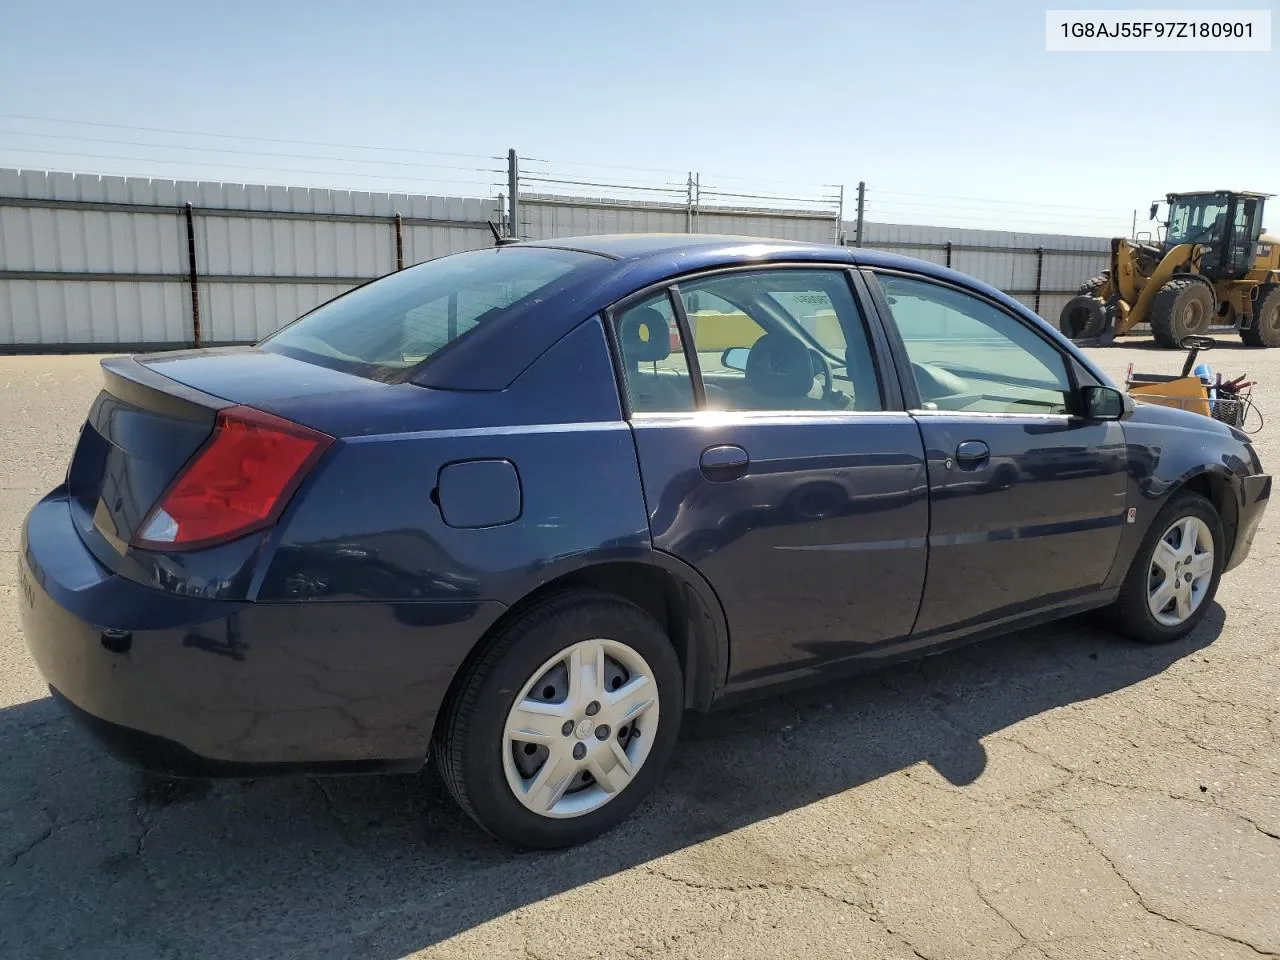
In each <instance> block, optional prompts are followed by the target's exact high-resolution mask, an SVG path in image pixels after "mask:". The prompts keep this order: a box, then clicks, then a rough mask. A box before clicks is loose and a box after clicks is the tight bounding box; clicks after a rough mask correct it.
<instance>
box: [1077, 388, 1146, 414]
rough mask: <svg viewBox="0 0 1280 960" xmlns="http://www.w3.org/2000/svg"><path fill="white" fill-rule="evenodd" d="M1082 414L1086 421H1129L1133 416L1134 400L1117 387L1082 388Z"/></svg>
mask: <svg viewBox="0 0 1280 960" xmlns="http://www.w3.org/2000/svg"><path fill="white" fill-rule="evenodd" d="M1080 413H1081V416H1083V417H1084V418H1085V419H1086V420H1127V419H1128V418H1129V417H1131V416H1133V398H1132V397H1130V396H1129V395H1128V394H1127V393H1125V392H1124V391H1122V390H1117V389H1116V388H1115V387H1095V386H1085V387H1081V388H1080Z"/></svg>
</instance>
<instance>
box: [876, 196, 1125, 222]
mask: <svg viewBox="0 0 1280 960" xmlns="http://www.w3.org/2000/svg"><path fill="white" fill-rule="evenodd" d="M873 202H874V203H875V206H876V208H877V209H881V208H884V207H890V208H892V209H895V210H903V209H905V210H930V211H934V210H936V211H944V212H945V211H959V212H965V213H970V214H977V215H978V216H994V217H999V216H1006V215H1016V214H1019V213H1028V214H1031V215H1033V216H1036V215H1040V216H1044V217H1048V218H1056V219H1067V220H1110V219H1112V218H1117V217H1123V216H1124V214H1123V213H1120V212H1118V211H1114V210H1113V211H1110V215H1107V214H1102V213H1097V214H1095V213H1087V212H1074V213H1072V212H1064V211H1057V210H1050V211H1041V210H1039V209H1038V208H1036V207H1034V206H1028V207H1016V208H1010V209H1007V210H999V209H989V208H986V207H969V206H961V205H957V204H949V203H908V202H906V201H902V200H889V201H883V200H880V201H870V200H869V201H867V207H868V208H870V207H871V205H872V203H873Z"/></svg>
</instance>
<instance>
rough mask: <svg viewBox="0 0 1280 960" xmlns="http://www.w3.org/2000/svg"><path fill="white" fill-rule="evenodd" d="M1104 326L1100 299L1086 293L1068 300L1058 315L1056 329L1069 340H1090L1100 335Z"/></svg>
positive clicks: (1104, 312)
mask: <svg viewBox="0 0 1280 960" xmlns="http://www.w3.org/2000/svg"><path fill="white" fill-rule="evenodd" d="M1106 326H1107V314H1106V311H1105V309H1104V307H1103V304H1102V301H1101V300H1099V299H1098V298H1097V297H1093V296H1089V295H1088V294H1081V295H1080V296H1078V297H1072V298H1071V299H1070V300H1068V301H1067V302H1066V305H1065V306H1063V308H1062V313H1061V315H1060V316H1059V317H1058V329H1059V330H1061V331H1062V333H1063V335H1064V336H1066V337H1067V338H1068V339H1071V340H1092V339H1094V338H1095V337H1099V336H1101V335H1102V331H1103V330H1104V329H1106Z"/></svg>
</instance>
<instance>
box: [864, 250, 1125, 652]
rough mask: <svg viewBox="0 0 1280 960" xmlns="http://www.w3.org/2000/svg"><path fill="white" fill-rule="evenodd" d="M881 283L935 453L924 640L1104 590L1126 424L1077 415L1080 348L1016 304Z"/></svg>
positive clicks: (1120, 517) (919, 626) (1117, 529)
mask: <svg viewBox="0 0 1280 960" xmlns="http://www.w3.org/2000/svg"><path fill="white" fill-rule="evenodd" d="M878 279H879V283H880V289H881V291H882V292H883V293H884V298H885V299H884V302H885V303H887V305H888V310H889V313H890V314H891V316H892V320H893V322H894V325H895V327H896V329H897V332H898V334H899V335H900V337H901V343H902V345H903V348H904V352H905V354H906V359H907V360H908V362H909V365H910V368H911V373H912V379H913V380H914V386H915V388H916V393H917V394H918V395H917V396H916V397H915V398H912V402H911V403H910V406H912V407H913V410H912V412H913V414H914V415H915V418H916V421H917V423H919V425H920V431H921V434H922V436H923V437H924V444H925V449H926V452H927V457H928V470H929V488H930V509H931V520H930V525H929V573H928V580H927V584H926V587H925V591H924V598H923V601H922V603H921V608H920V616H919V619H918V620H917V622H916V627H915V635H914V637H913V641H920V642H921V643H922V645H923V644H924V643H925V642H936V641H939V640H943V639H946V637H947V636H949V635H952V634H959V633H963V632H967V631H969V630H971V629H974V628H975V627H979V626H993V625H998V624H1000V623H1002V622H1005V621H1009V620H1014V619H1017V618H1019V617H1022V616H1024V615H1027V614H1030V613H1034V612H1037V611H1040V610H1047V609H1052V608H1053V607H1057V606H1064V605H1067V604H1070V603H1071V602H1073V601H1076V600H1079V599H1081V598H1082V597H1085V596H1088V595H1090V594H1093V593H1096V592H1097V590H1098V589H1099V588H1100V587H1101V586H1102V584H1103V582H1104V581H1105V580H1106V578H1107V574H1108V573H1109V572H1110V570H1111V566H1112V562H1113V560H1114V559H1115V555H1116V550H1117V548H1118V547H1119V543H1120V534H1121V528H1122V525H1123V523H1124V516H1125V510H1126V500H1125V496H1126V457H1125V444H1124V434H1123V431H1122V429H1121V427H1120V425H1119V424H1118V423H1114V422H1110V423H1098V422H1087V421H1084V420H1081V419H1079V418H1078V417H1075V416H1072V413H1073V409H1072V405H1073V402H1074V397H1075V394H1076V390H1075V386H1074V383H1073V378H1072V376H1071V372H1070V371H1071V363H1070V361H1069V358H1068V357H1067V356H1066V355H1065V354H1064V353H1063V352H1062V351H1061V350H1060V348H1059V347H1058V345H1056V344H1054V343H1053V342H1051V341H1050V340H1049V339H1048V338H1047V337H1045V336H1043V335H1042V334H1041V333H1039V332H1038V331H1036V330H1034V329H1033V328H1032V326H1031V325H1030V324H1028V323H1026V322H1024V321H1023V320H1022V319H1021V318H1019V317H1017V316H1015V315H1014V314H1013V313H1011V312H1007V311H1005V310H1004V309H1003V308H1001V307H999V306H997V305H996V304H995V303H994V302H992V301H988V300H985V299H982V298H980V297H978V296H976V295H974V294H971V293H969V292H966V291H963V290H961V289H959V288H957V287H953V286H950V285H947V284H942V283H937V282H933V281H926V280H923V279H921V278H917V277H912V276H907V275H901V274H892V273H881V274H879V275H878ZM908 392H910V391H909V390H908Z"/></svg>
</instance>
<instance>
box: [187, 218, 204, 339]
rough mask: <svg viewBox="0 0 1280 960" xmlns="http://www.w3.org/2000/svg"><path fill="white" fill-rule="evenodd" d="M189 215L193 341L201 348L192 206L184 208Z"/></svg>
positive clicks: (189, 269) (189, 271) (198, 288)
mask: <svg viewBox="0 0 1280 960" xmlns="http://www.w3.org/2000/svg"><path fill="white" fill-rule="evenodd" d="M184 212H185V213H186V215H187V279H188V282H189V283H190V284H191V339H192V340H193V341H194V342H195V345H196V346H197V347H198V346H200V282H199V277H198V276H197V275H196V225H195V215H194V212H193V211H192V209H191V204H189V203H188V204H187V205H186V206H185V207H184Z"/></svg>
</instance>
